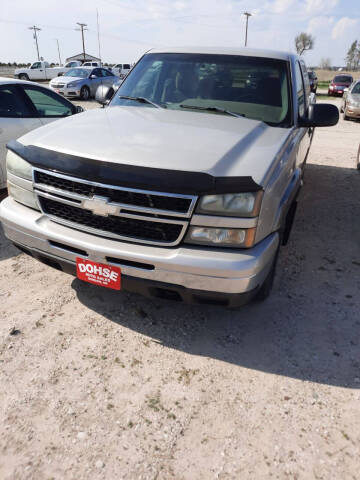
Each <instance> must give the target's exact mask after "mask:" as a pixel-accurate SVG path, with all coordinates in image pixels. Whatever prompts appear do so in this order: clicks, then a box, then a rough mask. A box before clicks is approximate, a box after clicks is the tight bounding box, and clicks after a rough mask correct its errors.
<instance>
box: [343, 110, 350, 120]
mask: <svg viewBox="0 0 360 480" xmlns="http://www.w3.org/2000/svg"><path fill="white" fill-rule="evenodd" d="M343 118H344V120H349V117H348V116H347V115H346V107H345V109H344V115H343Z"/></svg>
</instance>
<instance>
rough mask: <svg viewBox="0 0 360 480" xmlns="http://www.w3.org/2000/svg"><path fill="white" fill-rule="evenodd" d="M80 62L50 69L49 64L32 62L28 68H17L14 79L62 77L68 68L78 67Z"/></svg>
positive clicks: (75, 61)
mask: <svg viewBox="0 0 360 480" xmlns="http://www.w3.org/2000/svg"><path fill="white" fill-rule="evenodd" d="M80 65H81V62H80V61H78V60H74V61H72V62H68V63H66V64H65V65H64V66H63V67H50V64H49V62H44V61H41V62H40V61H39V62H34V63H33V64H32V65H31V66H30V68H18V69H16V70H15V73H14V77H15V78H18V79H19V80H51V79H52V78H55V77H58V76H60V75H63V74H64V73H65V72H67V71H68V70H70V68H74V67H79V66H80Z"/></svg>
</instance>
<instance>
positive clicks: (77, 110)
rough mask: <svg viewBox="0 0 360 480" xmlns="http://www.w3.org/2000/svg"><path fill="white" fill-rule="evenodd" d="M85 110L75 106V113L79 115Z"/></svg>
mask: <svg viewBox="0 0 360 480" xmlns="http://www.w3.org/2000/svg"><path fill="white" fill-rule="evenodd" d="M84 111H85V110H84V109H83V107H82V106H81V105H75V113H81V112H84Z"/></svg>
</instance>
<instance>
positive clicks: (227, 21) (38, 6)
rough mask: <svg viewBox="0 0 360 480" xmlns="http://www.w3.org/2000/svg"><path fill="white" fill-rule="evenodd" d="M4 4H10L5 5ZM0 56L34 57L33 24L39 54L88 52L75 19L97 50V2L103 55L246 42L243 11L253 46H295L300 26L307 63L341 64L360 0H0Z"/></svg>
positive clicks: (357, 34) (357, 32)
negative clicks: (310, 42) (308, 41)
mask: <svg viewBox="0 0 360 480" xmlns="http://www.w3.org/2000/svg"><path fill="white" fill-rule="evenodd" d="M5 5H6V7H5V8H4V6H5ZM1 6H2V8H1V9H0V61H7V62H8V61H16V62H20V61H26V62H31V61H35V60H36V59H37V58H36V49H35V44H34V40H33V38H32V32H31V31H30V30H28V29H27V27H28V26H31V25H34V24H35V25H37V26H39V27H40V28H41V29H42V30H41V32H39V47H40V55H41V56H43V57H44V59H45V60H48V61H50V62H56V61H58V54H57V46H56V41H55V39H58V40H59V43H60V51H61V55H62V60H64V59H65V58H66V57H69V56H71V55H74V54H77V53H80V52H81V51H82V44H81V36H80V32H77V31H75V28H76V22H83V23H87V24H88V29H89V30H88V31H87V32H86V33H85V41H86V51H87V53H90V54H92V55H95V56H98V44H97V31H96V9H98V11H99V18H100V35H101V53H102V59H103V61H104V62H110V63H117V62H132V61H135V60H137V58H138V57H139V56H140V55H141V54H142V53H143V52H144V51H146V50H148V49H149V48H151V47H158V46H171V45H174V46H175V45H181V46H182V45H204V46H205V45H206V46H213V45H214V46H243V44H244V34H245V17H244V16H242V13H243V12H244V11H249V12H252V13H253V16H252V17H251V18H250V20H249V37H248V45H249V46H251V47H257V48H272V49H277V50H294V37H295V35H296V34H297V33H299V32H301V31H306V32H309V33H311V34H312V35H314V36H315V48H314V50H313V51H312V52H307V53H306V54H305V60H306V62H307V64H308V65H309V66H310V65H316V64H317V63H318V62H320V60H321V58H323V57H326V58H330V59H331V62H332V64H333V65H343V64H344V57H345V55H346V52H347V50H348V48H349V46H350V44H351V42H352V41H354V40H355V39H359V40H360V0H78V1H76V0H62V1H61V2H49V1H46V0H1Z"/></svg>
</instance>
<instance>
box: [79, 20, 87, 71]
mask: <svg viewBox="0 0 360 480" xmlns="http://www.w3.org/2000/svg"><path fill="white" fill-rule="evenodd" d="M76 23H77V25H79V27H80V28H77V29H76V30H77V31H78V32H79V31H80V30H81V36H82V44H83V59H84V60H83V61H84V62H85V41H84V30H87V28H86V27H87V25H86V23H79V22H76Z"/></svg>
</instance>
